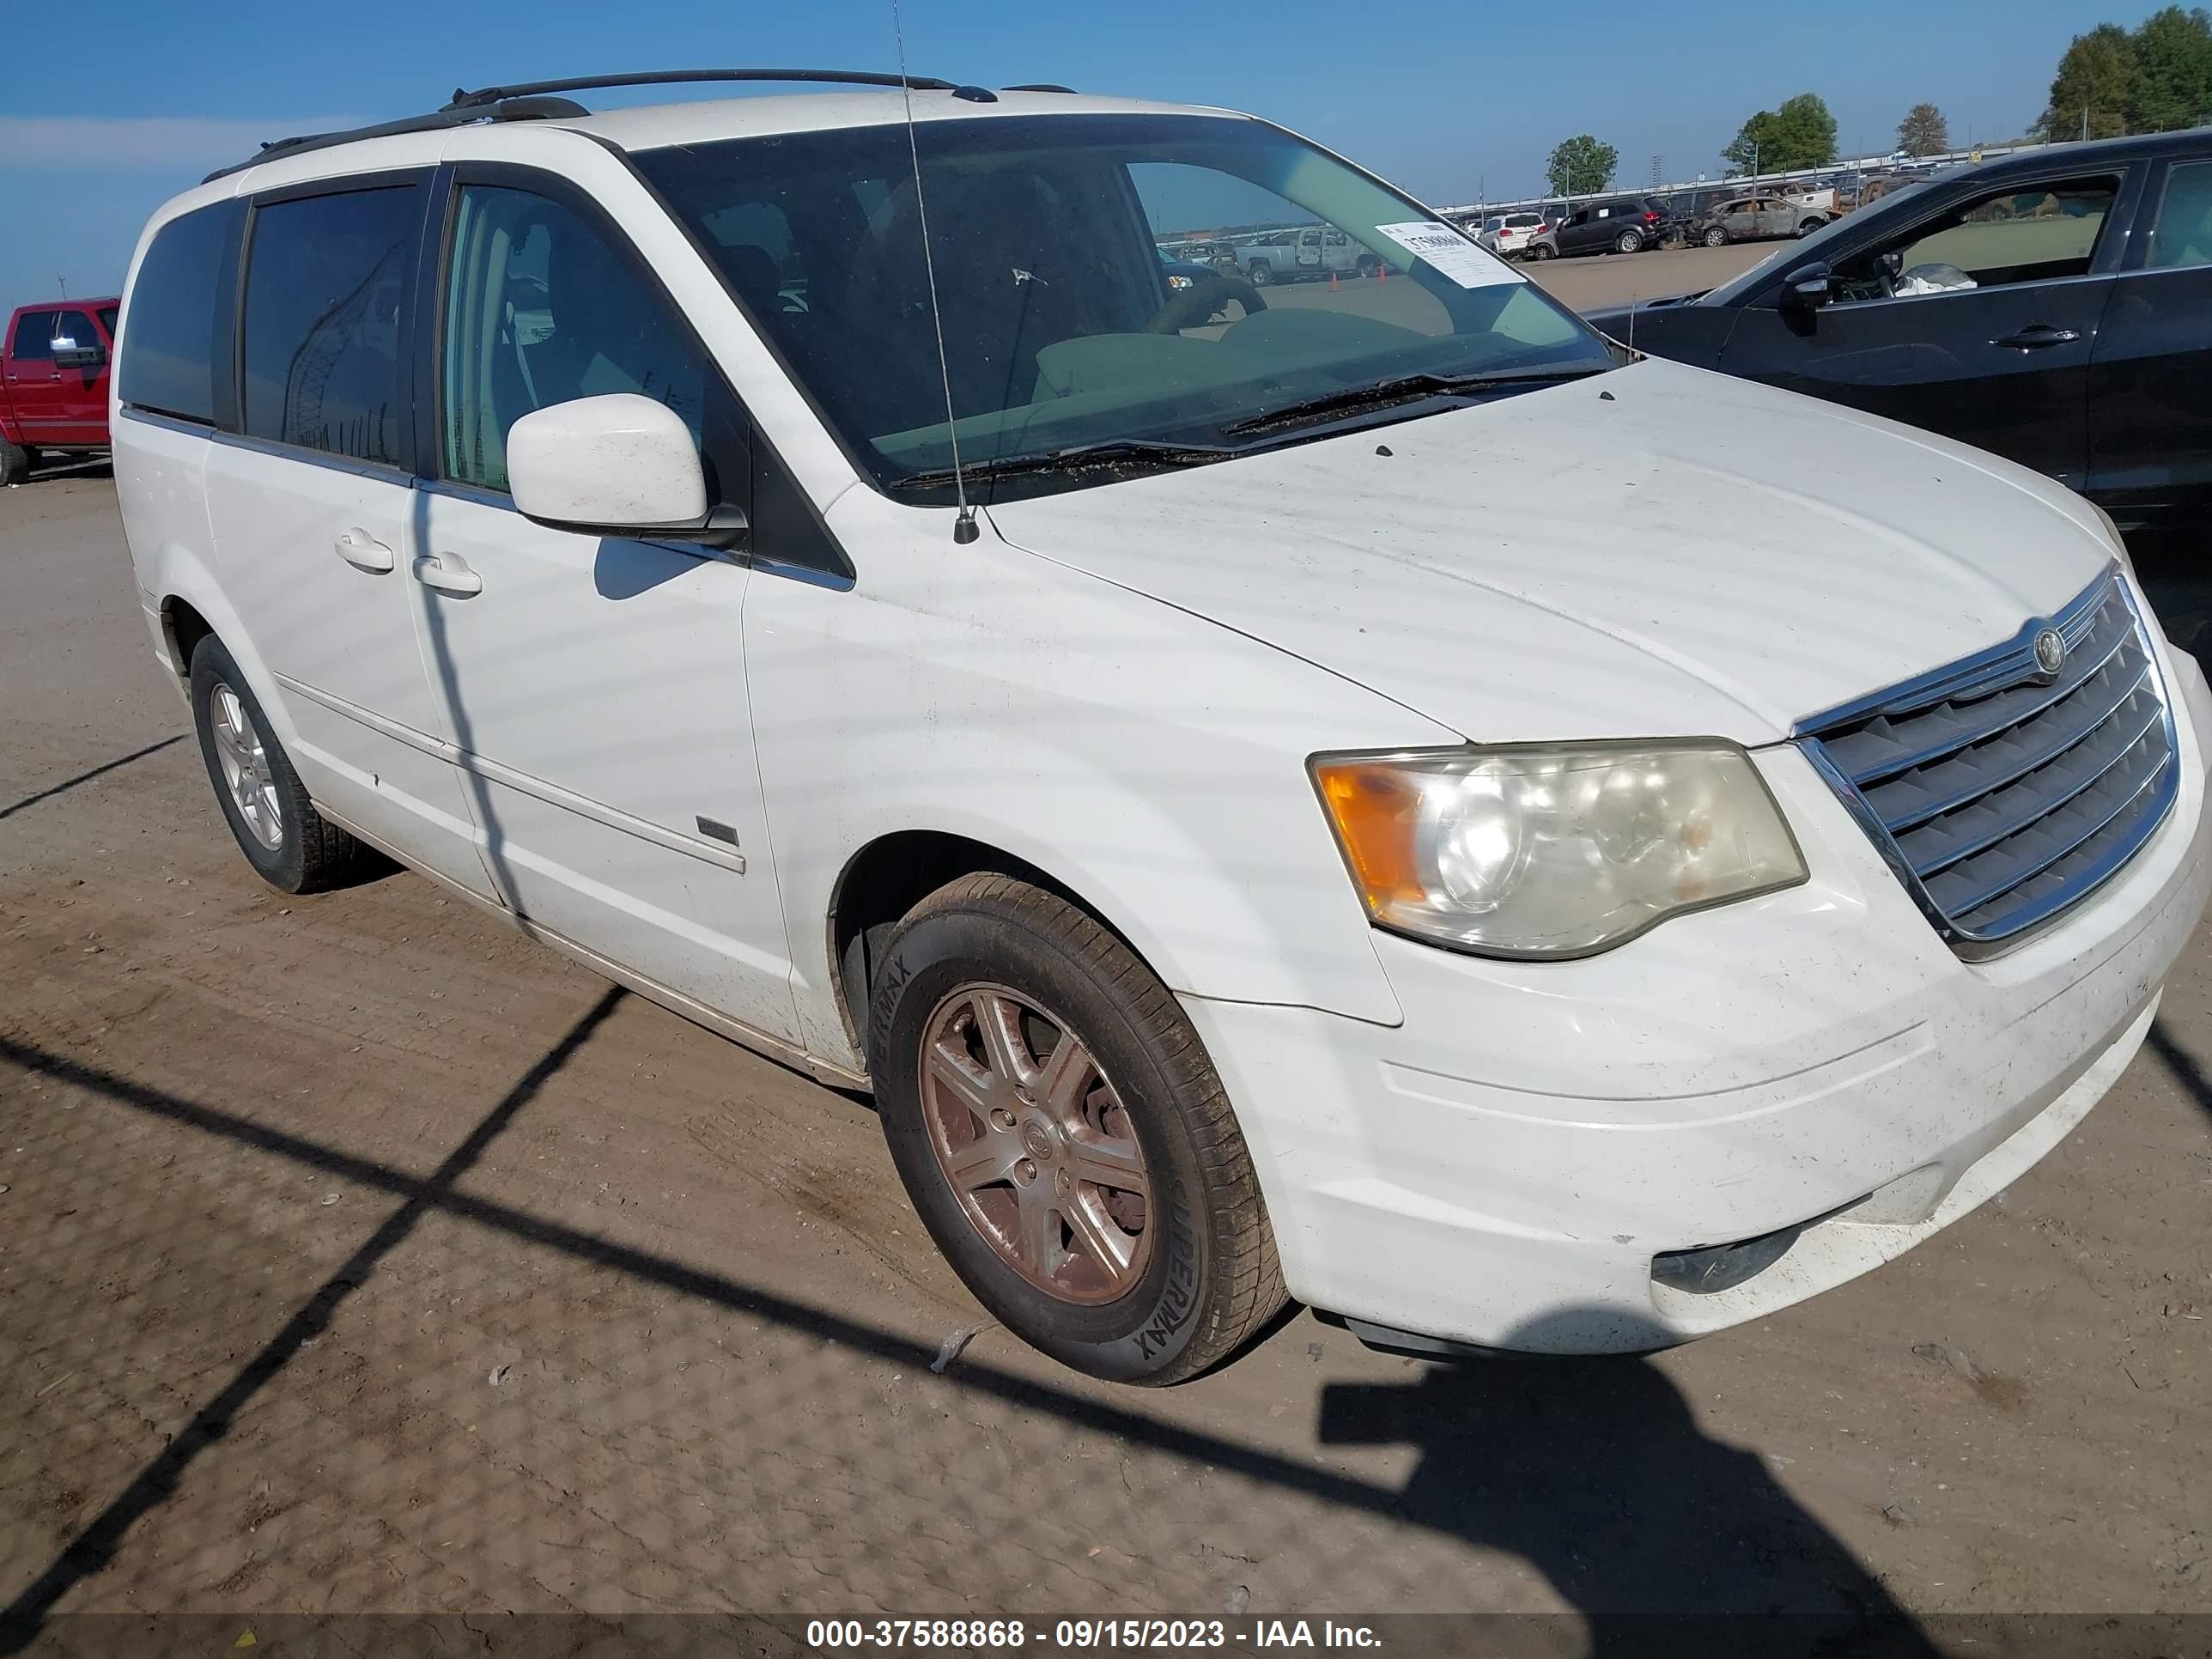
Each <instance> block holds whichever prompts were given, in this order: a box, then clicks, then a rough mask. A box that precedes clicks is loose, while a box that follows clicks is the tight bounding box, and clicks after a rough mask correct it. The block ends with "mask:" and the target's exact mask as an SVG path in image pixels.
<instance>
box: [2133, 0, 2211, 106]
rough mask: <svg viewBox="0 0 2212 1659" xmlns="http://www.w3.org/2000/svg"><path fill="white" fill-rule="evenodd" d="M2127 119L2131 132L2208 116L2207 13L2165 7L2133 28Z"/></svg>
mask: <svg viewBox="0 0 2212 1659" xmlns="http://www.w3.org/2000/svg"><path fill="white" fill-rule="evenodd" d="M2130 44H2131V45H2132V46H2133V47H2134V49H2135V80H2134V83H2133V85H2132V87H2131V88H2130V91H2131V93H2132V94H2133V95H2132V96H2131V97H2130V100H2129V103H2128V122H2129V125H2130V126H2132V127H2133V128H2134V129H2135V130H2136V131H2137V132H2171V131H2173V130H2174V129H2176V128H2177V127H2193V126H2195V125H2197V123H2199V122H2200V121H2206V120H2212V13H2207V12H2206V11H2205V10H2204V9H2203V7H2201V6H2200V7H2198V8H2197V9H2195V10H2193V11H2184V10H2183V9H2181V8H2180V7H2179V6H2168V7H2166V9H2165V10H2163V11H2160V12H2154V13H2153V14H2152V15H2150V16H2148V17H2147V18H2145V19H2144V20H2143V21H2142V25H2141V26H2140V27H2137V29H2136V32H2135V34H2134V36H2133V37H2132V40H2131V41H2130Z"/></svg>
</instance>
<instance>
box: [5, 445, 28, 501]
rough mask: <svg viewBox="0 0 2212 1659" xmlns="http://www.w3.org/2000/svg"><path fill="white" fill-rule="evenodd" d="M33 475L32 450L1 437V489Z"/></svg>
mask: <svg viewBox="0 0 2212 1659" xmlns="http://www.w3.org/2000/svg"><path fill="white" fill-rule="evenodd" d="M30 476H31V452H30V451H29V450H27V449H26V448H24V447H23V446H22V445H21V444H11V443H9V441H7V440H6V439H5V438H0V489H4V488H5V487H6V486H7V485H9V484H19V483H22V482H23V480H24V479H26V478H27V477H30Z"/></svg>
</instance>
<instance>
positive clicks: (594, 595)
mask: <svg viewBox="0 0 2212 1659" xmlns="http://www.w3.org/2000/svg"><path fill="white" fill-rule="evenodd" d="M453 189H454V193H455V196H456V197H457V199H456V200H455V201H454V202H453V204H452V207H451V210H450V213H449V215H448V218H449V222H450V223H451V225H452V230H451V232H450V238H451V241H450V246H449V247H448V249H447V258H446V262H445V269H446V270H447V277H446V288H445V292H444V293H443V294H442V295H441V296H440V299H439V307H440V310H439V319H438V323H437V326H438V328H439V330H440V331H441V332H440V338H441V356H440V361H441V364H442V368H441V376H440V379H441V384H440V386H439V387H438V389H437V398H436V404H437V414H436V422H437V426H436V442H435V449H436V452H437V472H438V475H439V476H438V480H437V482H436V483H433V484H431V485H428V486H427V487H426V489H425V492H424V502H425V511H424V518H423V524H422V543H421V545H420V547H419V549H418V550H417V562H416V567H415V577H416V581H417V583H418V584H419V591H420V592H421V593H422V597H423V599H424V600H425V602H426V604H427V606H428V609H427V611H426V612H425V615H424V618H423V641H422V642H423V649H424V653H425V656H426V659H428V663H429V665H430V667H431V671H432V679H433V681H434V683H435V685H436V686H437V688H438V689H439V691H440V693H441V696H443V697H444V698H445V700H446V703H447V719H448V721H449V723H450V725H451V727H452V729H453V732H454V734H455V738H456V740H457V742H458V744H459V749H460V754H461V765H462V767H463V769H464V771H465V775H466V779H467V784H468V790H469V795H470V800H471V805H472V807H473V810H474V811H475V812H476V814H477V819H478V822H479V824H480V826H481V828H482V830H483V839H484V846H485V853H486V856H487V858H488V860H489V863H490V866H491V868H492V871H493V873H494V875H495V878H496V879H497V881H498V882H499V884H500V885H501V889H502V890H503V891H504V892H505V893H506V894H507V897H508V900H509V902H511V903H512V904H513V908H515V910H516V911H517V912H518V913H519V914H520V915H522V916H524V917H526V918H527V919H528V920H530V921H532V922H533V923H534V924H536V925H537V926H538V927H543V928H545V929H547V930H549V931H550V932H552V933H556V934H558V935H560V936H562V937H563V938H564V939H568V940H569V941H572V942H573V943H574V944H577V945H582V946H584V947H585V948H586V949H587V950H589V951H593V952H596V953H597V954H599V956H601V957H605V958H607V959H608V960H610V961H611V962H612V963H616V964H617V965H619V966H621V967H623V968H626V969H629V970H631V971H632V972H634V973H635V974H638V975H642V976H643V977H644V978H645V979H647V980H649V981H653V983H654V984H655V985H658V986H659V987H665V988H666V989H668V990H671V991H674V992H676V993H678V994H680V995H682V996H684V997H687V998H690V999H691V1000H694V1001H696V1002H698V1003H701V1004H702V1005H704V1006H706V1007H708V1008H709V1009H712V1010H714V1012H718V1013H720V1014H723V1015H726V1016H727V1017H729V1018H733V1019H735V1020H738V1021H739V1022H741V1023H742V1024H745V1025H747V1026H750V1027H751V1028H753V1029H754V1030H758V1031H762V1032H765V1033H767V1034H769V1035H770V1036H776V1037H788V1036H790V1035H791V1034H792V1033H793V1031H794V1030H796V1027H797V1021H796V1017H795V1015H794V1012H793V1001H792V994H791V984H790V974H791V963H790V952H789V950H788V947H787V944H786V941H785V938H784V927H783V909H782V904H781V900H780V898H779V897H778V895H777V891H776V880H775V861H774V860H773V858H772V856H771V854H770V851H769V839H768V827H767V821H766V817H765V815H764V813H763V809H762V805H761V794H760V771H759V767H758V765H757V762H756V761H755V758H754V755H753V740H752V720H751V714H750V709H749V707H748V702H747V696H746V687H745V661H744V628H743V622H744V618H743V614H742V608H743V605H744V596H745V588H746V583H747V580H748V579H749V575H750V573H749V571H748V570H747V568H746V567H745V566H744V563H743V562H741V561H733V560H732V559H729V558H726V557H722V556H716V555H714V554H712V553H710V552H708V551H707V550H704V549H702V548H699V547H696V546H688V547H687V546H682V545H675V544H663V543H659V542H640V541H627V540H615V539H611V538H610V539H605V540H603V539H601V538H599V537H596V536H589V535H579V534H575V533H573V532H567V531H561V530H550V529H547V528H545V527H544V526H540V525H536V524H533V523H532V522H531V521H530V520H527V519H525V518H524V517H522V516H521V514H520V513H518V512H516V511H515V508H514V504H513V501H512V499H511V498H510V497H509V495H508V494H507V465H506V453H507V452H506V444H507V430H508V428H510V427H512V426H513V424H514V422H516V421H517V420H518V419H520V417H521V416H524V415H526V414H528V413H530V412H531V411H532V410H538V409H544V408H546V407H549V406H550V405H552V404H559V403H565V402H568V401H570V400H572V399H574V398H587V397H592V396H596V395H599V394H602V393H607V392H641V393H644V394H645V395H647V396H650V397H653V398H659V400H660V401H662V402H664V403H665V404H668V406H669V407H670V408H671V409H673V410H676V411H677V412H678V414H680V415H681V416H683V417H684V421H685V422H686V423H687V424H689V425H690V428H691V431H692V433H693V435H694V436H695V437H698V438H700V439H701V440H702V459H704V460H705V462H706V464H707V467H708V483H709V488H710V489H712V490H714V492H715V493H716V495H719V497H720V499H721V500H722V501H725V502H726V503H727V504H729V505H732V506H737V507H743V506H744V505H745V504H746V497H747V495H748V493H749V489H750V455H749V450H748V447H747V444H746V438H745V433H744V426H743V424H742V423H741V421H740V418H739V416H738V413H737V410H736V405H735V401H734V399H733V398H732V397H731V396H730V394H729V392H728V391H727V389H726V386H724V385H723V384H722V382H721V379H720V373H719V371H718V370H717V369H716V368H715V367H714V364H713V363H712V362H710V361H709V360H708V357H707V355H706V353H705V351H704V349H702V347H701V346H700V344H699V343H698V342H697V340H696V337H694V336H693V334H692V332H691V331H690V329H689V328H688V327H687V326H685V325H684V323H683V321H682V320H681V318H680V314H679V313H678V312H677V311H676V309H675V308H674V307H673V306H672V304H671V302H670V301H668V299H667V298H666V296H665V295H664V294H663V293H662V291H661V290H660V288H659V284H658V283H656V282H654V281H653V277H652V276H651V275H650V273H649V271H648V270H647V269H646V267H645V266H644V265H643V264H642V262H641V260H640V259H639V258H637V256H636V255H635V252H634V250H633V249H632V248H631V247H630V246H629V242H628V240H627V239H626V238H624V237H623V235H622V234H621V233H620V231H619V230H618V229H617V228H615V227H614V226H613V225H612V224H611V223H610V222H608V221H607V220H606V219H605V216H604V215H602V214H601V213H600V212H599V210H596V209H595V208H593V207H592V205H591V204H589V203H588V201H586V199H585V198H584V197H581V196H580V195H579V194H577V193H575V192H574V191H573V190H572V189H571V188H570V187H568V186H566V185H562V184H561V183H560V182H558V181H556V180H554V179H550V178H549V177H546V176H544V175H539V174H534V173H520V172H519V171H518V170H514V169H486V170H483V171H482V172H471V170H470V169H468V168H464V169H462V171H461V172H460V173H459V182H458V183H457V184H456V185H454V186H453Z"/></svg>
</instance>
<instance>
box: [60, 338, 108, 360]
mask: <svg viewBox="0 0 2212 1659" xmlns="http://www.w3.org/2000/svg"><path fill="white" fill-rule="evenodd" d="M47 349H48V350H49V351H50V352H51V353H52V356H53V363H54V367H55V368H99V367H100V364H102V363H104V362H106V361H107V356H106V353H105V352H103V351H101V350H100V347H99V346H98V345H97V344H94V345H82V346H81V345H79V344H78V343H76V340H75V339H74V338H73V337H70V336H69V335H66V334H64V335H63V336H61V337H58V339H56V340H55V341H53V343H52V344H51V345H50V346H49V347H48V348H47Z"/></svg>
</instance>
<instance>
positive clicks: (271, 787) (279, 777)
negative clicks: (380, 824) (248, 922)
mask: <svg viewBox="0 0 2212 1659" xmlns="http://www.w3.org/2000/svg"><path fill="white" fill-rule="evenodd" d="M190 690H191V705H192V723H193V725H194V726H196V727H197V729H198V732H199V739H200V758H201V759H202V760H204V762H205V763H207V770H208V781H210V783H212V784H213V785H214V786H215V794H216V802H217V803H218V804H219V805H221V806H222V815H223V818H224V821H225V822H226V823H228V824H229V825H230V833H231V835H232V836H233V837H234V839H235V840H236V841H237V842H238V850H239V851H240V852H241V853H243V854H246V862H247V863H248V864H251V865H252V866H253V867H254V869H255V870H256V871H258V872H259V874H260V876H261V878H262V880H264V881H265V882H267V883H268V884H270V886H271V887H274V888H275V889H276V890H277V891H279V892H281V893H319V892H321V891H323V890H325V889H327V888H331V887H337V886H341V885H343V884H346V883H348V882H351V881H355V880H358V879H359V878H361V877H362V876H363V875H366V874H370V873H374V872H375V870H376V869H378V868H380V860H379V858H378V855H377V854H374V853H373V852H372V851H371V850H370V849H369V848H367V847H364V846H363V845H362V843H361V842H357V841H356V840H355V839H354V838H353V837H352V836H349V835H348V834H346V832H345V831H344V830H343V829H338V828H337V826H336V825H335V824H332V823H328V822H327V821H325V818H324V817H323V816H322V814H321V813H319V812H318V811H315V806H314V803H313V801H312V800H310V799H308V798H307V786H306V785H305V784H303V783H301V781H300V775H299V774H298V773H297V772H295V771H294V770H293V769H292V761H291V757H289V756H288V755H287V754H285V752H284V749H283V744H280V743H278V742H277V741H276V736H275V734H274V732H273V730H272V728H271V727H270V724H269V717H268V716H267V715H266V714H264V713H262V710H261V704H260V702H259V701H258V699H257V698H256V697H255V696H254V695H253V692H252V689H251V688H250V687H249V686H248V685H247V684H246V676H245V675H244V674H242V673H240V671H239V668H238V663H237V660H236V659H234V658H233V657H232V655H231V654H230V653H229V652H228V650H226V649H224V647H223V644H222V641H220V640H218V639H216V637H215V636H214V635H209V636H208V637H207V638H205V639H204V640H202V641H200V642H199V645H198V647H197V648H196V649H195V650H194V651H193V652H192V666H191V685H190Z"/></svg>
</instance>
